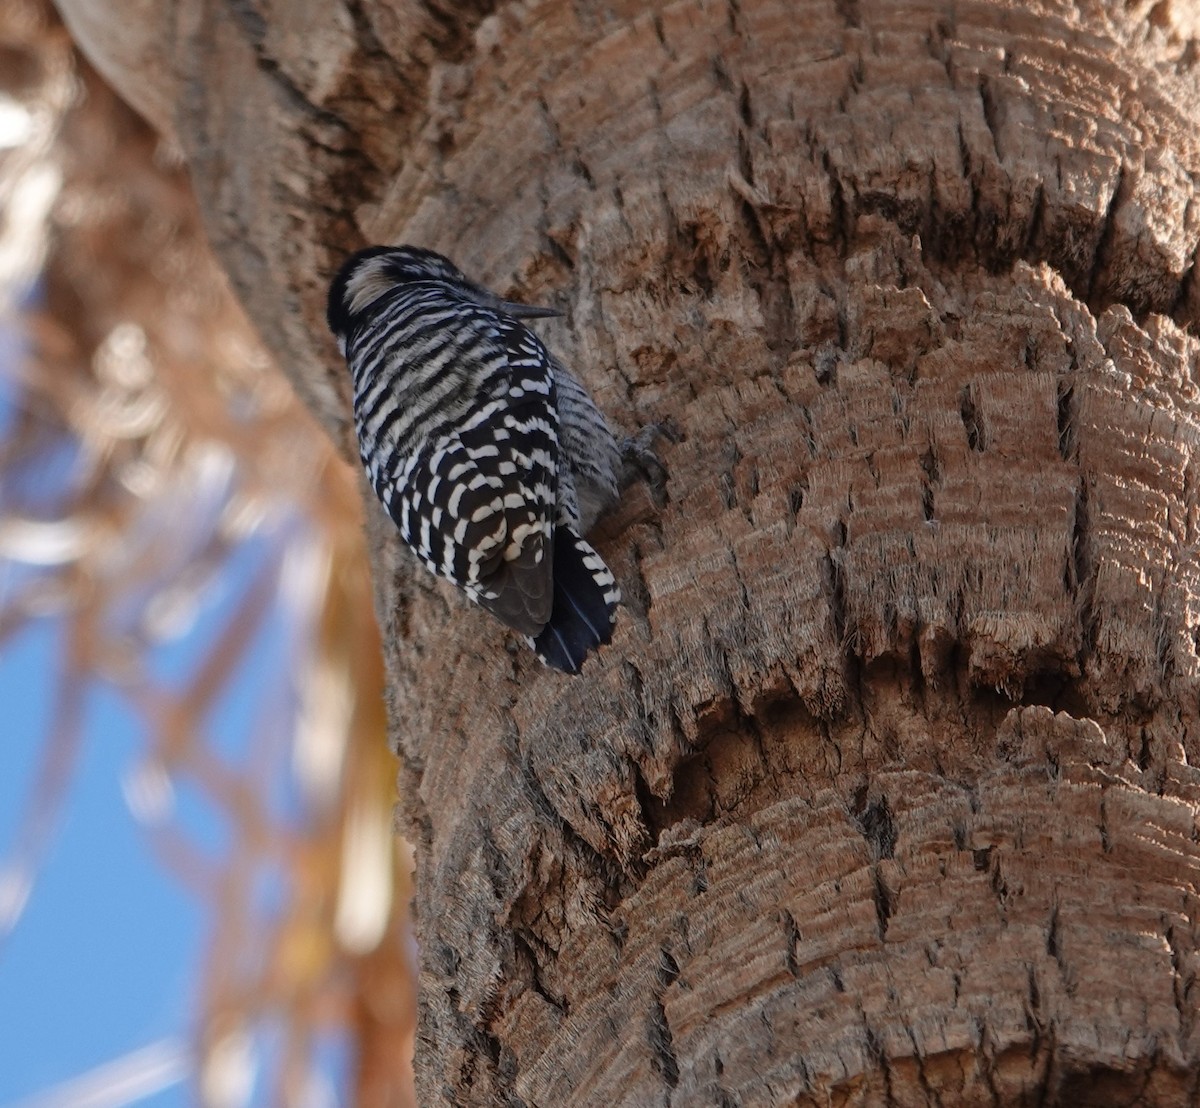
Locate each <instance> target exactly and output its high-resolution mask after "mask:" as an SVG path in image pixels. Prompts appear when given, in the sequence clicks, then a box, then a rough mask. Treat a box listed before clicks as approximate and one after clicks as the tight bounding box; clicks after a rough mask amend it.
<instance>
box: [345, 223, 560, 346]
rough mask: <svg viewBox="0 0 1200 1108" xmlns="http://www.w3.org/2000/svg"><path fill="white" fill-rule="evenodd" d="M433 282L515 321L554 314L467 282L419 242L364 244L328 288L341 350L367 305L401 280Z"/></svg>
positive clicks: (446, 262) (405, 282)
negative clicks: (363, 248)
mask: <svg viewBox="0 0 1200 1108" xmlns="http://www.w3.org/2000/svg"><path fill="white" fill-rule="evenodd" d="M416 283H433V284H440V285H444V286H446V289H447V291H448V292H450V293H451V294H452V295H455V296H458V297H460V298H461V299H464V300H468V301H471V302H473V303H475V304H479V305H480V306H482V307H486V308H492V309H493V310H496V311H500V312H504V313H505V314H506V315H509V316H513V317H514V318H517V319H534V318H538V317H541V316H552V315H558V312H556V311H554V309H552V308H536V307H533V306H531V305H528V304H515V303H512V302H510V301H507V300H501V299H500V297H498V296H497V295H496V294H495V293H493V292H490V291H489V290H488V289H485V288H484V287H483V286H482V285H477V284H475V283H474V282H473V281H469V280H468V279H467V277H466V276H465V275H464V274H463V272H462V270H460V269H459V268H458V267H457V266H456V265H455V264H454V263H453V262H452V261H450V259H449V258H446V257H443V256H442V255H441V254H438V253H436V252H435V251H433V250H425V249H423V248H422V247H419V246H368V247H367V248H366V249H365V250H360V251H358V253H356V254H351V255H350V257H349V258H347V259H346V261H345V262H343V263H342V267H341V269H339V270H338V272H337V276H335V277H334V279H333V282H332V284H330V286H329V304H328V308H327V310H326V319H327V320H328V322H329V329H330V330H331V331H332V332H333V334H334V337H335V338H336V339H337V340H338V347H339V348H340V349H341V351H342V354H343V355H344V354H345V353H346V342H347V339H348V338H349V336H350V332H351V331H352V330H353V329H354V326H355V324H356V323H357V322H358V320H359V319H361V318H362V315H363V313H364V312H366V311H367V310H368V309H369V308H370V307H371V305H372V304H374V303H375V302H376V301H377V300H378V299H379V298H380V297H382V296H386V295H387V294H388V293H389V292H391V291H392V290H393V289H396V288H399V287H400V286H402V285H406V284H416Z"/></svg>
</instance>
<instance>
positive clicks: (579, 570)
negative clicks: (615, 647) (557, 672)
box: [532, 525, 621, 673]
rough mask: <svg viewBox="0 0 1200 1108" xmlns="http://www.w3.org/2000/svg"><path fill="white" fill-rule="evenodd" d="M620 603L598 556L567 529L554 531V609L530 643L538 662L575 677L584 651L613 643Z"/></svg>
mask: <svg viewBox="0 0 1200 1108" xmlns="http://www.w3.org/2000/svg"><path fill="white" fill-rule="evenodd" d="M620 599H621V593H620V590H619V589H618V588H617V583H616V581H614V580H613V575H612V573H611V572H610V571H609V568H608V566H606V565H605V564H604V562H603V560H602V559H601V557H600V555H599V554H597V553H596V552H595V551H594V550H593V549H592V548H591V546H589V545H588V543H586V542H585V541H584V540H583V539H581V538H580V537H579V536H578V535H577V534H575V532H574V531H572V530H570V528H568V527H566V526H565V525H560V526H558V527H557V528H555V531H554V607H553V608H552V609H551V612H550V622H549V623H547V624H546V626H545V627H543V628H542V630H541V631H540V632H539V633H538V636H537V638H535V639H533V640H532V643H533V649H534V650H535V651H537V656H538V657H539V658H541V660H542V661H543V662H545V663H546V665H548V666H553V667H554V668H555V669H561V670H562V671H563V672H564V673H578V672H579V667H580V666H582V665H583V660H584V658H586V657H587V655H588V651H590V650H594V649H595V648H596V647H598V646H600V645H601V644H602V643H606V642H608V641H609V640H610V639H611V638H612V627H613V619H614V618H615V617H616V614H617V603H618V602H619V601H620Z"/></svg>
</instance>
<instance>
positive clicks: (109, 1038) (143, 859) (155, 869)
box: [0, 620, 205, 1108]
mask: <svg viewBox="0 0 1200 1108" xmlns="http://www.w3.org/2000/svg"><path fill="white" fill-rule="evenodd" d="M60 631H61V628H60V627H59V625H58V623H57V621H54V620H42V621H39V622H38V623H36V624H34V625H32V626H30V627H28V628H26V629H25V630H24V631H23V632H22V633H21V634H20V635H19V637H18V638H17V639H15V640H13V641H11V642H10V643H9V644H7V645H6V647H5V649H4V650H3V651H2V652H0V701H2V702H3V703H5V704H7V705H9V706H10V708H9V710H10V714H9V719H8V726H7V727H6V728H5V729H6V730H7V731H8V735H9V742H8V744H7V747H8V754H7V758H6V761H7V763H8V764H7V766H6V771H5V773H4V774H0V855H2V856H7V854H8V849H9V847H10V846H11V844H12V841H13V834H14V831H15V829H16V823H17V820H18V818H19V817H20V814H21V813H22V812H23V811H24V803H25V798H26V795H27V794H28V791H29V788H30V785H31V782H32V779H33V772H34V767H35V764H36V761H35V760H36V758H37V754H38V751H39V748H40V744H41V742H42V741H43V738H44V736H45V734H46V730H47V722H48V718H49V712H50V707H51V705H50V702H49V701H50V696H51V691H52V687H53V684H54V682H53V681H52V680H51V679H48V678H49V675H52V674H54V673H56V672H57V667H58V664H59V663H58V656H59V651H60V643H59V637H60ZM143 745H144V737H143V735H142V734H141V727H140V724H139V722H138V720H137V719H136V718H135V717H133V716H132V715H131V714H130V713H129V712H128V711H127V710H126V709H125V708H124V707H123V705H122V704H121V702H120V701H119V699H118V698H117V697H116V696H114V695H113V694H112V693H111V692H109V691H107V690H105V689H103V688H102V687H100V686H94V687H93V689H92V690H91V693H90V695H89V697H88V712H87V729H86V735H85V739H84V743H83V747H82V749H81V751H80V757H79V760H78V763H77V764H76V766H75V770H74V778H73V781H72V783H71V789H70V794H69V796H68V798H67V803H66V805H65V807H64V811H63V818H62V822H61V824H60V828H59V833H58V835H57V836H56V838H55V840H54V843H53V845H52V847H51V849H50V851H49V853H48V855H47V856H46V857H45V858H44V860H43V865H42V867H41V871H40V873H39V875H38V879H37V883H36V885H35V886H34V890H33V893H32V896H31V898H30V900H29V903H28V905H27V907H26V910H25V913H24V915H23V916H22V917H21V919H20V921H19V923H18V924H17V927H16V929H15V930H14V931H13V933H12V934H11V935H9V936H8V938H7V940H6V941H5V942H4V943H3V945H2V946H0V1104H2V1105H6V1106H7V1105H9V1104H16V1103H19V1102H20V1101H22V1100H25V1099H26V1098H31V1097H33V1096H34V1094H37V1093H41V1092H45V1091H47V1090H48V1089H50V1088H51V1087H52V1086H55V1085H58V1084H60V1083H62V1082H63V1081H65V1080H66V1079H68V1078H71V1077H73V1076H76V1075H78V1074H81V1073H83V1072H84V1071H86V1070H89V1069H91V1068H92V1067H95V1066H98V1065H100V1064H102V1063H105V1062H108V1061H111V1060H113V1059H115V1058H118V1057H120V1056H122V1055H124V1054H126V1053H128V1052H130V1051H133V1050H135V1049H137V1048H139V1047H144V1046H146V1045H147V1044H150V1043H153V1042H155V1041H157V1040H161V1039H163V1038H176V1037H183V1038H184V1039H186V1037H187V1036H188V1034H189V1032H190V1028H191V1020H192V1012H193V1011H194V1006H195V997H196V982H195V973H196V971H197V968H198V965H199V961H200V951H201V947H202V942H203V939H204V935H205V923H204V919H203V916H202V914H201V906H200V905H199V904H198V903H197V902H196V900H195V899H194V898H193V897H192V896H191V895H190V894H189V893H188V891H187V890H185V889H183V888H182V887H181V886H180V884H179V883H178V882H177V881H176V880H174V879H173V878H172V876H171V875H170V874H169V873H168V872H167V871H166V870H165V869H164V868H163V867H162V865H161V864H160V863H159V862H158V861H157V860H156V859H155V858H154V856H153V855H152V853H151V851H150V849H149V847H148V845H147V841H146V838H145V836H144V833H143V832H142V831H141V830H140V829H139V827H138V826H137V824H136V823H135V821H134V819H133V817H132V815H131V814H130V812H129V809H128V807H127V806H126V804H125V800H124V796H123V793H122V789H121V778H122V775H123V774H124V773H125V772H126V771H127V770H128V769H129V768H130V767H131V765H133V764H135V763H136V761H137V759H138V757H139V755H140V753H141V752H142V749H143ZM140 1103H143V1104H146V1105H155V1106H164V1108H165V1106H167V1105H176V1104H179V1105H183V1104H188V1103H191V1098H190V1097H189V1096H188V1095H187V1094H186V1089H185V1087H183V1086H179V1085H176V1086H174V1087H173V1088H171V1089H169V1090H167V1091H164V1092H162V1093H160V1094H158V1095H156V1096H153V1097H149V1098H146V1099H144V1100H142V1101H141V1102H140Z"/></svg>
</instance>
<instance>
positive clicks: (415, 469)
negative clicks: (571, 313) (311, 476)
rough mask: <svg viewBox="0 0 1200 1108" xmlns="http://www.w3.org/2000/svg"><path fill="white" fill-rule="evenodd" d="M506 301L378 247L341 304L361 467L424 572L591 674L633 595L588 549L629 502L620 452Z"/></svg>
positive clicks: (436, 261)
mask: <svg viewBox="0 0 1200 1108" xmlns="http://www.w3.org/2000/svg"><path fill="white" fill-rule="evenodd" d="M556 314H557V313H556V312H554V311H552V310H550V309H547V308H537V307H531V306H528V305H524V304H515V303H512V302H509V301H505V300H502V299H501V298H500V297H498V296H497V295H495V294H494V293H492V292H490V291H489V290H487V289H486V288H483V287H482V286H480V285H478V284H475V283H474V282H472V281H470V280H468V279H467V278H466V277H465V276H464V275H463V273H462V272H461V271H460V270H459V269H458V268H457V267H456V266H455V265H454V264H453V263H452V262H451V261H449V259H447V258H444V257H443V256H442V255H441V254H436V253H434V252H433V251H432V250H424V249H420V248H418V247H414V246H372V247H368V248H367V249H366V250H360V251H359V252H358V253H357V254H354V255H352V256H351V257H350V258H348V259H347V260H346V262H345V263H344V264H343V265H342V267H341V269H340V270H339V271H338V273H337V276H336V277H334V279H333V283H332V284H331V286H330V289H329V306H328V321H329V328H330V330H331V331H332V332H333V334H334V337H335V338H336V339H337V343H338V348H339V349H340V350H341V352H342V356H343V357H344V358H345V359H346V362H347V364H348V365H349V368H350V374H351V377H352V379H353V393H354V422H355V427H356V429H357V431H358V443H359V454H360V456H361V458H362V463H363V466H364V467H365V468H366V471H367V476H368V478H369V479H370V482H371V485H372V487H373V488H374V490H375V493H376V495H377V496H378V497H379V499H380V500H381V501H382V502H383V506H384V507H385V508H386V509H387V511H388V514H389V515H390V516H391V518H392V520H393V521H394V522H395V524H396V526H397V528H399V531H400V536H401V538H403V540H404V542H405V543H406V544H407V545H408V546H409V547H410V548H411V549H412V550H413V551H414V552H415V553H416V555H417V557H418V558H419V559H420V561H421V562H422V564H424V566H425V567H426V568H427V569H429V570H431V571H432V572H433V573H435V574H437V575H438V576H439V577H444V578H446V579H447V580H449V581H451V582H453V583H454V584H455V585H457V586H458V587H459V588H460V589H462V591H463V592H464V593H466V595H467V596H468V597H469V598H470V599H471V600H473V601H474V602H475V603H477V604H479V605H481V606H482V607H484V608H485V609H487V611H489V612H491V613H492V615H494V616H495V617H496V618H497V619H499V620H500V621H501V622H502V623H504V624H507V625H508V626H509V627H512V628H513V629H514V630H516V631H519V632H520V633H521V634H523V635H524V636H526V638H527V640H528V641H529V643H530V645H531V646H532V647H533V649H534V651H535V652H536V653H537V656H538V657H539V658H540V659H541V660H542V661H543V662H544V663H545V664H546V665H548V666H552V667H554V668H555V669H559V670H562V671H564V672H566V673H578V672H579V668H580V666H581V665H582V663H583V660H584V658H585V657H586V656H587V654H588V652H589V651H590V650H593V649H595V648H596V647H598V646H600V645H601V644H603V643H607V642H608V641H609V640H610V639H611V637H612V625H613V619H614V618H615V615H616V606H617V604H618V602H619V600H620V592H619V590H618V588H617V584H616V581H615V580H614V579H613V575H612V573H611V572H610V570H609V569H608V567H607V566H606V565H605V564H604V561H603V559H601V557H600V555H599V554H597V553H596V551H595V550H594V549H593V548H592V547H591V546H590V545H589V544H588V543H587V542H586V541H585V539H584V538H583V536H584V535H585V534H586V533H587V531H588V530H589V529H590V528H591V526H592V524H593V523H594V522H595V521H596V518H597V517H598V516H599V515H600V514H601V512H603V511H604V510H605V509H607V508H608V507H610V506H611V505H612V504H613V503H614V502H615V501H616V499H617V494H618V493H617V490H618V478H619V474H620V472H621V450H620V447H618V445H617V443H616V440H615V439H614V438H613V434H612V432H611V431H610V430H609V427H608V424H607V423H606V422H605V419H604V416H603V415H602V414H601V413H600V411H599V409H597V407H596V405H595V403H594V402H593V401H592V398H591V396H590V395H589V394H588V392H587V390H586V389H585V388H584V387H583V385H581V384H580V383H579V381H577V380H576V379H575V378H574V377H573V376H572V375H571V373H570V371H569V370H568V369H567V368H566V367H565V366H564V365H563V364H562V363H561V362H560V361H559V360H558V359H557V358H555V357H554V356H553V355H552V354H550V352H549V351H548V350H547V349H546V347H545V346H543V345H542V342H541V340H540V339H538V337H537V336H536V335H535V334H533V332H532V331H530V330H529V329H528V328H527V327H525V326H524V324H523V323H522V322H521V321H522V320H525V319H536V318H539V317H544V316H552V315H556Z"/></svg>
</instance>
